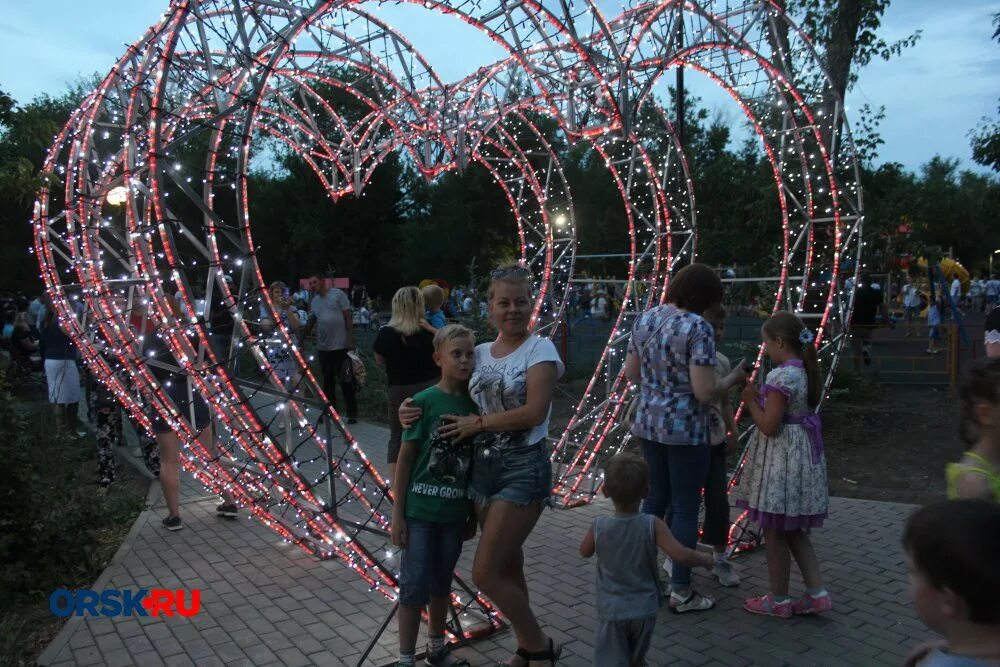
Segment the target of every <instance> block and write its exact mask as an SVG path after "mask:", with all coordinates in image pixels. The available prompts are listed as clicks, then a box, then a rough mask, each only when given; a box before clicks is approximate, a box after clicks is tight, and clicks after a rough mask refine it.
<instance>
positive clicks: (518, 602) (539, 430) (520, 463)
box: [399, 266, 564, 667]
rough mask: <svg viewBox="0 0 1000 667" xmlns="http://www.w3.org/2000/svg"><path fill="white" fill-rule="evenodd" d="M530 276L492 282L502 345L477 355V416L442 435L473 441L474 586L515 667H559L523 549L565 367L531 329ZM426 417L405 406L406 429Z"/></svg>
mask: <svg viewBox="0 0 1000 667" xmlns="http://www.w3.org/2000/svg"><path fill="white" fill-rule="evenodd" d="M531 294H532V292H531V273H530V272H529V271H528V270H527V269H525V268H523V267H520V266H509V267H502V268H500V269H497V270H496V271H494V272H493V273H492V274H491V275H490V288H489V293H488V295H487V298H488V300H489V314H490V316H491V318H492V320H493V323H494V325H495V326H496V327H497V330H498V335H497V339H496V340H495V341H493V342H491V343H483V344H481V345H478V346H477V347H476V366H475V369H474V370H473V372H472V377H471V379H470V380H469V396H471V397H472V400H473V401H475V403H476V405H477V406H478V407H479V415H471V416H467V417H456V416H449V415H445V416H444V419H445V420H447V421H450V422H451V423H450V424H447V425H445V426H442V427H441V429H440V431H439V432H440V433H441V434H442V435H451V436H452V437H455V438H458V439H464V438H470V437H474V438H475V440H474V450H475V454H474V457H475V458H474V463H473V466H472V473H471V479H470V484H469V491H470V495H471V496H472V498H473V500H474V501H475V506H476V515H477V517H478V519H479V524H480V527H481V530H482V535H481V537H480V539H479V546H478V548H477V549H476V556H475V560H474V561H473V565H472V579H473V581H474V582H475V583H476V585H477V586H478V587H479V588H480V589H481V590H482V591H483V593H485V594H486V595H487V596H489V597H490V599H491V600H493V602H494V603H495V604H496V605H497V607H499V608H500V611H501V612H503V614H504V615H505V616H506V617H507V618H508V619H509V620H510V624H511V626H512V627H513V629H514V634H515V636H516V637H517V644H518V648H517V652H516V655H515V656H514V658H513V659H512V660H513V661H512V662H511V663H509V664H511V665H517V666H518V667H520V666H521V665H527V664H528V663H529V662H530V661H539V662H553V663H554V661H555V660H556V659H557V658H558V657H559V654H560V653H561V651H562V647H561V646H556V645H555V644H554V643H553V642H552V640H551V639H550V638H548V637H547V636H546V635H545V633H544V632H542V629H541V627H540V626H539V624H538V620H537V619H536V618H535V614H534V612H533V611H532V609H531V606H530V604H529V603H528V591H527V588H526V587H525V579H524V552H523V545H524V542H525V540H527V539H528V535H530V534H531V531H532V530H533V529H534V527H535V524H536V523H537V522H538V517H539V516H540V515H541V513H542V508H543V507H544V505H545V504H546V502H547V500H548V497H549V495H550V490H551V488H552V465H551V463H550V460H549V447H548V443H547V441H546V438H547V436H548V431H549V417H550V415H551V413H552V393H553V391H554V389H555V385H556V380H557V379H558V378H559V376H561V375H562V374H563V371H564V366H563V362H562V360H561V359H560V358H559V353H558V352H557V351H556V348H555V345H553V344H552V341H551V340H549V339H548V338H542V337H540V336H535V335H532V334H531V333H530V331H529V330H528V325H529V324H530V321H531V306H532V298H531ZM418 414H419V413H418V412H417V411H415V410H413V409H411V408H409V407H408V404H404V405H403V406H402V407H401V408H400V412H399V416H400V421H401V422H402V423H403V424H404V425H406V424H408V423H409V422H411V421H412V420H413V419H414V418H415V416H416V415H418Z"/></svg>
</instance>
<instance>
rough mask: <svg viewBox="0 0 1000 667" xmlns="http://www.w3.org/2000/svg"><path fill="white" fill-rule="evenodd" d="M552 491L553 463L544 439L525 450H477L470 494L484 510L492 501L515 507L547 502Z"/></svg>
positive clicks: (524, 448)
mask: <svg viewBox="0 0 1000 667" xmlns="http://www.w3.org/2000/svg"><path fill="white" fill-rule="evenodd" d="M551 491H552V462H551V461H549V448H548V447H547V446H546V443H545V440H540V441H539V442H536V443H535V444H533V445H528V446H527V447H511V448H507V449H497V448H495V447H476V452H475V456H474V459H473V462H472V475H471V478H470V483H469V495H470V496H472V499H473V500H474V501H475V503H476V504H477V505H479V506H481V507H486V506H487V505H489V504H490V503H492V502H493V501H494V500H505V501H507V502H509V503H513V504H514V505H521V506H524V505H530V504H531V503H533V502H534V501H536V500H541V501H546V500H548V497H549V495H550V494H551Z"/></svg>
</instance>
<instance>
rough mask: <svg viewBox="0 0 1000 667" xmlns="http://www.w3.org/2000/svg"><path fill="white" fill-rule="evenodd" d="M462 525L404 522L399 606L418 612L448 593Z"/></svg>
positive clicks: (463, 529)
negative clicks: (404, 533)
mask: <svg viewBox="0 0 1000 667" xmlns="http://www.w3.org/2000/svg"><path fill="white" fill-rule="evenodd" d="M464 534H465V522H455V523H435V522H432V521H421V520H420V519H411V518H409V517H407V519H406V535H407V543H406V548H405V549H403V563H402V568H401V571H400V573H399V604H401V605H403V606H404V607H411V608H414V609H419V608H421V607H424V606H426V605H427V603H428V602H430V599H431V598H432V597H435V598H442V597H448V595H450V594H451V577H452V573H453V572H454V571H455V565H456V564H457V563H458V557H459V556H461V555H462V537H463V536H464Z"/></svg>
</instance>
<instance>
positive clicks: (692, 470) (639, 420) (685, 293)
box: [625, 264, 746, 613]
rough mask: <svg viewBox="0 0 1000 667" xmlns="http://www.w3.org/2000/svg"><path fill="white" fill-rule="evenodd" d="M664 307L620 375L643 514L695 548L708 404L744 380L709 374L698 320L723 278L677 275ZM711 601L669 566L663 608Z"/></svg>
mask: <svg viewBox="0 0 1000 667" xmlns="http://www.w3.org/2000/svg"><path fill="white" fill-rule="evenodd" d="M667 300H668V303H667V305H665V306H657V307H655V308H651V309H650V310H648V311H646V312H645V313H643V314H642V315H641V316H639V318H638V319H636V321H635V324H634V325H633V327H632V339H631V341H630V342H629V351H628V356H627V357H626V359H625V374H626V376H627V377H628V378H629V380H630V381H632V382H634V383H637V384H639V404H638V407H637V409H636V415H635V423H634V424H633V426H632V435H634V436H635V437H636V438H639V440H640V442H641V443H642V453H643V456H644V457H645V458H646V461H647V463H649V470H650V491H649V496H648V497H647V498H646V500H645V502H644V503H643V506H642V511H643V512H645V513H647V514H652V515H654V516H658V517H660V518H665V516H664V515H665V514H666V511H667V507H668V506H669V507H670V508H671V512H670V514H671V515H670V517H669V522H668V523H669V525H670V531H671V532H672V533H673V534H674V536H675V537H676V538H677V540H678V541H679V542H680V543H681V544H683V545H684V546H686V547H689V548H692V549H693V548H694V547H695V546H696V545H697V543H698V507H699V505H700V503H701V487H702V485H703V483H704V481H705V476H706V474H707V473H708V466H709V462H710V460H711V443H710V442H709V437H708V436H709V427H708V423H709V422H708V416H709V404H710V403H711V402H712V401H713V400H715V399H717V398H720V397H723V396H725V395H727V394H728V392H729V390H730V389H731V388H732V387H734V386H736V385H739V384H742V383H743V382H744V381H745V380H746V373H745V372H744V371H743V369H742V368H737V369H736V370H734V371H733V372H731V373H730V374H729V375H727V376H726V377H725V378H723V379H721V380H719V379H717V378H716V375H715V369H714V366H715V333H714V331H713V330H712V327H711V325H709V324H708V322H706V321H705V320H704V319H702V317H701V313H702V312H704V310H705V309H706V308H708V307H710V306H714V305H717V304H719V303H721V302H722V281H721V280H719V277H718V276H717V275H716V273H715V271H714V270H712V269H711V268H710V267H708V266H705V265H704V264H691V265H689V266H686V267H684V268H683V269H681V270H680V271H678V272H677V275H675V276H674V277H673V278H672V279H671V280H670V284H669V286H668V288H667ZM714 605H715V601H714V600H712V598H710V597H707V596H702V595H700V594H698V593H697V592H695V591H694V590H693V589H692V588H691V568H690V567H685V566H682V565H680V564H677V563H675V564H674V566H673V571H672V573H671V595H670V610H671V611H673V612H676V613H684V612H688V611H704V610H706V609H711V608H712V607H713V606H714Z"/></svg>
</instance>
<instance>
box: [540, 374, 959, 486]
mask: <svg viewBox="0 0 1000 667" xmlns="http://www.w3.org/2000/svg"><path fill="white" fill-rule="evenodd" d="M585 387H586V382H585V381H584V380H580V381H577V382H573V383H569V384H568V385H563V386H561V389H563V390H565V391H567V392H568V393H570V394H572V395H579V394H580V393H582V392H583V390H584V389H585ZM556 394H557V395H556V399H555V401H554V405H553V411H552V433H553V434H555V433H558V432H559V429H561V428H562V427H564V426H565V424H566V422H567V421H568V420H569V417H570V415H571V414H572V405H573V403H572V401H571V400H569V398H568V397H567V395H566V394H564V393H562V392H561V391H559V390H557V392H556ZM957 412H958V408H957V404H956V403H955V399H954V397H953V395H952V392H951V391H950V390H948V388H947V387H930V386H906V385H878V384H874V383H869V382H861V381H855V382H851V383H850V385H849V386H846V387H843V388H841V389H834V391H833V394H832V395H831V398H830V399H829V400H828V401H827V402H826V403H825V404H824V406H823V409H822V411H821V414H820V416H821V417H822V419H823V439H824V442H825V445H826V454H827V465H828V474H829V481H830V495H834V496H844V497H848V498H867V499H871V500H883V501H889V502H899V503H914V504H925V503H927V502H930V501H933V500H935V499H940V498H944V495H945V483H944V466H945V464H946V463H948V462H949V461H955V460H958V458H959V457H960V456H961V454H962V451H963V450H964V449H965V445H964V443H962V441H961V440H960V439H959V437H958V419H957ZM747 423H748V422H746V418H744V423H743V424H741V427H742V428H744V429H745V428H746V425H747ZM736 458H737V457H736V456H735V455H733V456H732V458H731V461H730V462H731V464H732V465H735V464H736Z"/></svg>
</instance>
